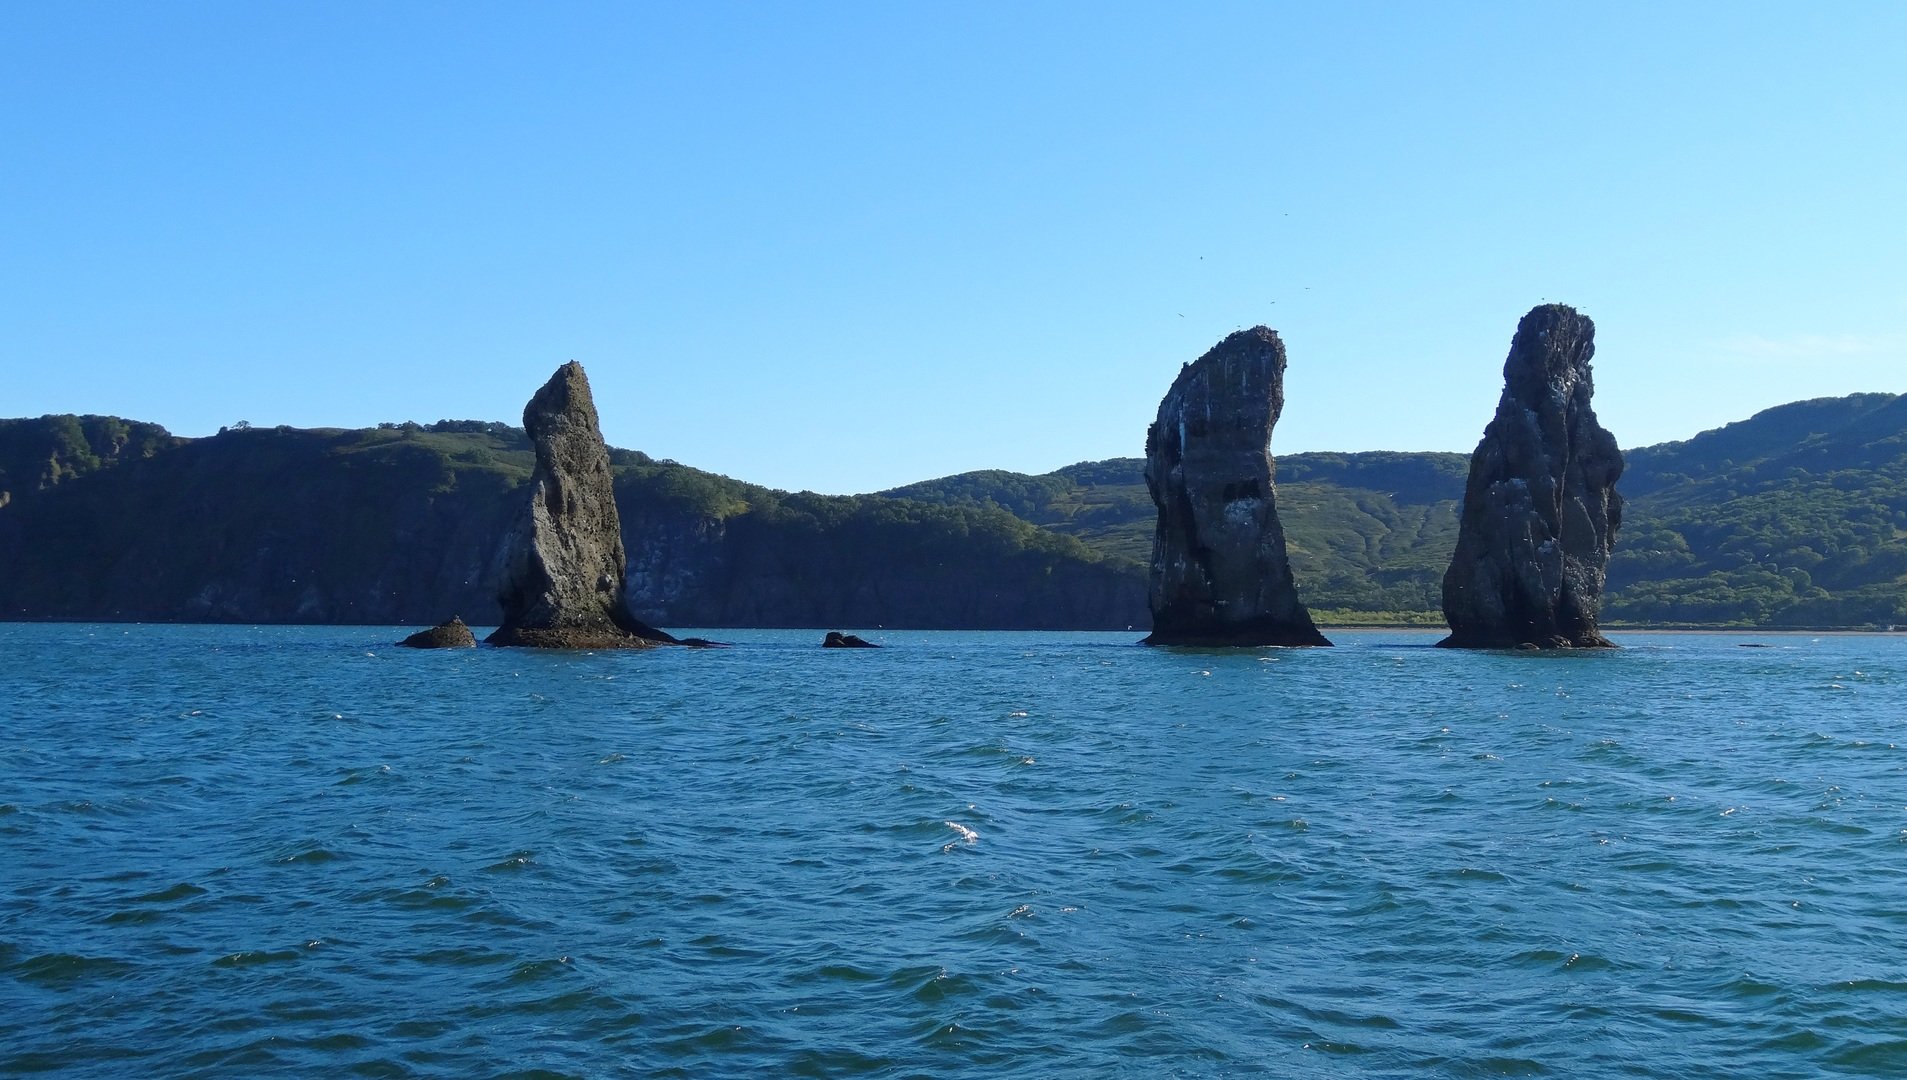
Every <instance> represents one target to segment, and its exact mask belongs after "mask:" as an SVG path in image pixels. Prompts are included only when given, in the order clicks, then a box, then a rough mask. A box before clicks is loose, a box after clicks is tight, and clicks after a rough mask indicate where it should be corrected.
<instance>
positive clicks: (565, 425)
mask: <svg viewBox="0 0 1907 1080" xmlns="http://www.w3.org/2000/svg"><path fill="white" fill-rule="evenodd" d="M523 427H524V430H525V431H526V432H528V433H529V437H530V443H531V445H532V447H533V448H534V449H535V451H536V469H535V471H534V472H533V473H531V475H530V491H529V496H530V497H529V499H528V500H527V502H526V503H525V505H524V507H523V510H522V512H521V514H520V516H519V517H518V518H517V521H516V524H515V525H514V526H513V527H512V529H511V531H510V534H509V536H508V537H507V538H506V539H505V540H504V546H503V552H502V564H503V565H502V571H501V573H500V574H499V575H498V580H499V582H500V585H499V588H498V592H497V602H498V603H499V604H500V605H501V606H502V608H503V623H502V625H501V626H499V627H498V628H497V631H496V632H495V633H493V634H491V635H490V637H489V638H488V639H487V640H488V641H489V642H490V643H491V644H492V645H523V646H529V647H532V648H545V649H612V648H621V649H632V648H644V647H647V646H650V645H657V644H662V643H669V644H674V643H676V642H675V638H673V637H671V636H669V635H668V634H666V633H664V632H662V631H660V630H657V629H656V628H655V627H652V626H650V625H648V624H647V623H644V622H643V621H642V620H640V619H638V618H636V617H635V616H634V615H633V614H631V613H630V611H629V603H628V600H627V598H626V596H625V594H624V590H623V582H624V574H625V572H626V570H625V566H626V559H625V558H624V554H623V544H622V524H621V521H620V519H619V518H618V515H617V513H616V493H615V488H614V485H613V483H612V481H611V476H610V471H609V449H608V447H606V446H605V445H604V444H603V436H602V430H601V427H600V425H599V424H598V422H597V419H596V403H595V401H594V399H593V398H592V397H591V396H590V392H589V378H588V376H586V375H584V374H583V366H582V365H581V364H578V363H576V362H575V361H573V360H572V361H571V362H569V363H567V364H564V365H563V366H562V367H560V368H558V369H556V374H555V375H552V376H551V377H550V381H549V382H547V383H545V384H543V388H542V389H541V390H538V391H537V392H536V395H535V396H534V397H532V398H531V399H530V403H529V404H528V405H526V406H525V407H524V409H523Z"/></svg>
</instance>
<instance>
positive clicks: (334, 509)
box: [0, 394, 1907, 628]
mask: <svg viewBox="0 0 1907 1080" xmlns="http://www.w3.org/2000/svg"><path fill="white" fill-rule="evenodd" d="M1626 457H1627V460H1628V468H1627V471H1626V472H1625V474H1624V476H1623V478H1622V480H1621V482H1620V484H1619V489H1620V490H1621V491H1622V492H1623V493H1624V494H1625V496H1626V497H1627V500H1628V505H1627V510H1626V514H1625V523H1624V526H1623V528H1622V531H1621V533H1620V535H1619V537H1618V540H1617V546H1616V554H1615V558H1614V560H1613V562H1612V563H1611V566H1610V579H1609V580H1610V590H1609V593H1608V594H1607V596H1606V597H1605V611H1604V613H1605V617H1606V619H1608V620H1609V621H1612V622H1622V621H1629V622H1633V623H1646V624H1691V625H1711V626H1731V625H1732V626H1872V625H1887V624H1907V397H1899V396H1895V395H1889V394H1860V395H1854V396H1852V397H1846V398H1831V399H1822V400H1817V401H1805V402H1796V403H1793V404H1790V405H1783V406H1780V407H1778V408H1774V409H1769V410H1767V411H1765V412H1762V413H1759V414H1757V415H1755V416H1753V417H1751V418H1749V419H1747V420H1743V421H1741V422H1739V423H1735V424H1730V425H1728V426H1726V427H1723V428H1720V429H1717V430H1715V431H1708V432H1703V433H1702V434H1700V435H1697V436H1695V437H1694V438H1692V439H1688V440H1686V441H1682V442H1675V443H1665V444H1662V445H1660V446H1650V447H1641V448H1638V449H1634V450H1630V451H1628V452H1627V455H1626ZM611 458H612V462H613V463H614V467H615V471H616V491H617V501H618V505H619V507H620V509H621V511H622V516H623V525H624V539H625V542H626V544H627V547H628V549H629V571H630V595H631V598H632V601H633V602H635V603H636V604H637V606H638V607H639V608H640V609H641V610H642V611H643V612H644V614H645V616H647V617H650V618H651V620H652V621H654V622H656V623H658V624H661V625H676V626H690V625H701V626H723V625H728V626H748V625H759V626H831V625H842V626H857V627H872V626H880V625H888V626H920V627H958V626H972V627H1026V628H1035V627H1050V628H1067V627H1074V628H1085V627H1125V626H1143V625H1144V624H1145V621H1146V615H1145V605H1144V579H1145V571H1144V563H1145V561H1146V560H1147V559H1148V558H1149V556H1150V552H1151V543H1152V527H1153V507H1152V501H1151V498H1150V497H1149V496H1148V494H1147V492H1146V488H1145V482H1144V478H1143V475H1142V467H1143V463H1142V462H1141V461H1140V460H1139V459H1137V458H1116V459H1112V460H1109V461H1099V462H1082V463H1080V464H1077V465H1070V466H1067V467H1066V468H1063V469H1058V470H1055V471H1053V472H1051V473H1046V474H1043V475H1039V476H1028V475H1024V474H1020V473H1011V472H1001V471H987V472H974V473H963V474H960V475H958V476H950V477H944V478H941V479H938V480H930V481H925V482H922V483H918V484H912V485H909V486H907V487H904V488H897V489H894V490H892V491H888V492H884V493H881V494H876V495H860V496H825V495H816V494H813V493H808V492H800V493H789V492H783V491H774V490H771V489H768V488H763V487H760V486H757V485H754V484H748V483H744V482H742V481H738V480H733V479H730V478H728V477H724V476H717V475H714V474H711V473H707V472H703V471H701V470H698V469H694V468H691V467H688V466H685V465H680V464H677V463H675V462H670V461H658V460H655V459H653V458H650V457H649V456H648V455H646V454H643V453H640V452H638V451H632V450H613V451H611ZM531 464H532V458H531V454H530V449H529V445H528V443H527V441H526V440H525V439H524V437H523V433H522V432H521V431H520V430H518V429H516V428H514V427H510V426H508V425H505V424H499V423H492V422H485V421H440V422H439V423H436V424H430V425H420V424H415V423H405V424H385V425H380V426H379V427H378V428H374V429H365V430H339V429H318V430H301V429H294V428H286V427H281V428H272V429H253V428H247V427H242V426H241V427H236V428H234V429H232V430H228V431H224V432H221V433H220V434H219V435H217V436H214V437H211V438H205V439H181V438H177V437H174V436H172V435H170V434H168V433H167V432H166V431H165V430H164V429H163V428H160V427H158V426H156V425H152V424H143V423H139V422H136V421H126V420H120V419H118V418H114V417H99V416H84V417H80V416H49V417H40V418H37V419H28V420H0V612H4V613H5V616H6V617H10V618H105V619H112V618H126V619H195V620H232V621H239V620H242V621H261V622H262V621H278V622H285V621H311V622H353V621H355V622H424V621H435V620H436V619H439V618H442V617H444V616H445V615H448V614H462V615H464V616H465V617H466V618H468V619H470V620H472V621H473V622H482V621H485V620H487V619H490V618H492V617H493V616H494V610H495V604H494V584H495V582H494V580H493V574H494V562H495V551H496V547H497V543H498V540H499V539H500V537H501V536H502V534H503V531H504V530H505V528H506V527H507V525H508V522H509V520H510V519H511V517H512V515H513V514H514V513H515V512H516V508H517V507H518V506H519V505H520V504H521V499H522V497H523V495H522V490H523V485H524V484H525V483H526V482H527V479H528V477H529V473H530V468H531ZM1467 468H1468V460H1467V457H1466V456H1465V455H1462V454H1450V453H1415V454H1412V453H1388V452H1386V453H1355V454H1324V453H1311V454H1291V455H1287V456H1284V457H1281V458H1279V459H1278V462H1277V477H1278V502H1279V509H1280V513H1281V516H1282V518H1283V521H1284V524H1285V531H1286V536H1287V540H1288V543H1289V547H1290V551H1291V558H1292V566H1293V570H1294V572H1295V574H1296V576H1297V579H1298V586H1299V591H1300V595H1301V596H1303V597H1304V599H1305V601H1306V603H1307V604H1309V605H1310V606H1311V607H1312V608H1313V609H1314V610H1315V611H1318V612H1320V613H1322V614H1324V615H1325V616H1326V617H1327V618H1332V619H1338V620H1351V621H1356V620H1367V619H1379V618H1389V619H1394V618H1398V617H1415V618H1418V619H1421V620H1424V621H1431V622H1435V621H1437V618H1438V617H1437V615H1436V611H1437V608H1438V606H1439V590H1440V585H1441V580H1442V575H1443V572H1444V568H1445V566H1446V564H1447V563H1448V561H1449V558H1450V552H1451V551H1452V549H1453V548H1454V546H1455V543H1456V529H1457V502H1458V500H1459V498H1460V497H1461V494H1462V490H1463V482H1464V477H1465V473H1466V470H1467Z"/></svg>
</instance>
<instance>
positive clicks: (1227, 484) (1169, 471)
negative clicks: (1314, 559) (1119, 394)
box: [1145, 326, 1331, 645]
mask: <svg viewBox="0 0 1907 1080" xmlns="http://www.w3.org/2000/svg"><path fill="white" fill-rule="evenodd" d="M1284 405H1285V347H1284V343H1283V342H1281V341H1279V340H1278V335H1277V333H1276V332H1275V331H1272V330H1270V329H1267V328H1265V327H1263V326H1259V327H1254V328H1253V329H1250V330H1241V331H1239V332H1238V333H1236V334H1233V335H1231V336H1230V337H1227V338H1226V339H1225V340H1224V341H1221V342H1219V343H1218V344H1217V345H1215V346H1213V348H1212V350H1211V351H1210V352H1208V353H1206V354H1205V355H1204V356H1201V357H1199V359H1198V360H1197V361H1196V362H1194V363H1191V364H1187V365H1185V367H1184V368H1183V369H1181V370H1180V371H1179V377H1178V379H1177V380H1175V381H1174V382H1173V383H1172V389H1171V391H1170V392H1168V393H1167V394H1166V395H1165V400H1164V401H1162V402H1160V403H1159V416H1158V419H1157V420H1155V421H1153V424H1152V427H1151V429H1150V430H1149V431H1147V432H1146V487H1147V488H1149V489H1150V490H1151V492H1152V501H1153V503H1154V504H1156V505H1157V506H1158V508H1159V519H1158V528H1157V531H1156V532H1155V533H1154V535H1153V541H1152V576H1151V582H1150V597H1149V599H1150V603H1151V607H1152V634H1151V636H1149V637H1147V638H1146V639H1145V640H1146V644H1149V645H1329V644H1331V643H1330V642H1329V641H1326V640H1325V638H1324V635H1323V634H1320V633H1318V628H1317V626H1316V625H1314V624H1313V623H1312V621H1311V613H1310V612H1309V611H1306V610H1305V607H1304V605H1303V604H1301V603H1299V602H1298V592H1297V588H1296V587H1295V586H1294V585H1293V583H1292V579H1291V563H1290V560H1289V559H1287V558H1286V555H1285V533H1284V529H1283V528H1282V527H1281V526H1280V525H1279V523H1278V504H1277V496H1276V494H1275V492H1274V491H1273V489H1272V470H1273V464H1272V460H1271V451H1270V445H1271V431H1272V428H1273V427H1274V426H1276V424H1277V423H1278V416H1279V414H1280V413H1281V412H1283V411H1284Z"/></svg>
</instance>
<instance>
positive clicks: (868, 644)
mask: <svg viewBox="0 0 1907 1080" xmlns="http://www.w3.org/2000/svg"><path fill="white" fill-rule="evenodd" d="M821 647H822V648H824V649H878V648H880V646H879V645H876V644H874V643H873V642H872V641H869V640H867V639H866V638H862V637H856V636H854V635H853V634H843V633H842V632H841V631H839V630H830V631H828V636H827V637H825V638H822V639H821Z"/></svg>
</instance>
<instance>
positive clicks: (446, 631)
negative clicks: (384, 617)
mask: <svg viewBox="0 0 1907 1080" xmlns="http://www.w3.org/2000/svg"><path fill="white" fill-rule="evenodd" d="M398 644H399V645H402V646H404V647H405V648H407V649H474V648H476V647H477V635H475V634H473V633H471V632H470V628H469V627H468V626H465V625H464V621H463V619H462V617H453V618H452V619H451V620H450V621H449V622H447V623H442V624H439V625H437V626H433V627H431V628H430V629H428V630H419V631H418V632H417V633H415V634H412V635H411V636H410V637H407V638H405V639H404V640H402V641H400V642H398Z"/></svg>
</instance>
